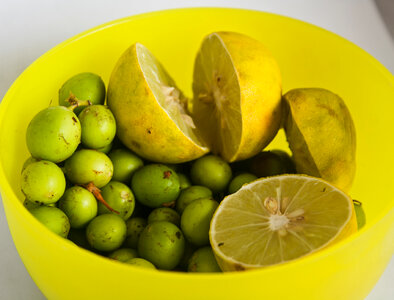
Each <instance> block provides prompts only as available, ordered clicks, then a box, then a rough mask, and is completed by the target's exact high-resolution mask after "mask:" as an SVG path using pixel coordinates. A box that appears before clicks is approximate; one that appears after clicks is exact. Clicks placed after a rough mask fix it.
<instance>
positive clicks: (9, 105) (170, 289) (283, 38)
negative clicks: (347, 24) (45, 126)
mask: <svg viewBox="0 0 394 300" xmlns="http://www.w3.org/2000/svg"><path fill="white" fill-rule="evenodd" d="M218 30H231V31H238V32H241V33H245V34H247V35H250V36H252V37H254V38H256V39H258V40H260V41H262V42H263V43H264V44H265V45H266V46H267V47H268V48H269V49H270V50H271V52H272V53H273V55H274V56H275V57H276V58H277V60H278V62H279V65H280V68H281V71H282V75H283V91H284V92H286V91H287V90H289V89H291V88H297V87H324V88H327V89H329V90H332V91H334V92H336V93H337V94H339V95H340V96H342V97H343V99H345V101H346V103H347V105H348V106H349V109H350V111H351V113H352V116H353V118H354V121H355V125H356V129H357V138H358V149H357V176H356V179H355V182H354V186H353V189H352V191H351V195H352V196H353V198H355V199H358V200H360V201H362V202H363V205H364V209H365V212H366V215H367V225H366V227H365V228H363V229H362V230H361V231H359V232H358V233H357V234H355V235H353V236H352V237H350V238H348V239H346V240H344V241H343V242H340V243H338V244H336V245H334V246H333V247H330V248H328V249H326V250H323V251H321V252H319V253H316V254H314V255H311V256H309V257H305V258H303V259H299V260H296V261H294V262H291V263H288V264H284V265H281V266H274V267H269V268H266V269H260V270H255V271H248V272H238V273H226V274H186V273H180V272H165V271H151V270H146V269H141V268H135V267H133V266H129V265H126V264H121V263H117V262H113V261H111V260H109V259H106V258H103V257H100V256H98V255H96V254H93V253H91V252H89V251H85V250H83V249H80V248H78V247H77V246H75V245H74V244H73V243H71V242H69V241H68V240H65V239H62V238H60V237H58V236H56V235H55V234H52V233H51V232H50V231H48V230H47V229H46V228H45V227H44V226H42V225H41V224H40V223H39V222H38V221H36V220H35V219H34V217H32V216H31V215H30V213H29V212H28V211H27V210H26V209H25V208H24V207H23V206H22V203H21V202H22V200H23V196H22V194H21V192H20V184H19V181H20V170H21V167H22V164H23V161H24V160H25V159H26V158H27V157H28V156H29V154H28V152H27V147H26V144H25V131H26V127H27V125H28V123H29V121H30V120H31V119H32V117H33V116H34V115H35V114H36V113H37V112H38V111H40V110H41V109H43V108H44V107H46V106H48V105H50V104H52V105H53V104H55V105H56V104H57V91H58V89H59V87H60V86H61V85H62V83H63V82H64V81H65V80H66V79H68V78H69V77H70V76H72V75H74V74H76V73H78V72H83V71H91V72H95V73H98V74H100V75H101V76H102V77H103V79H104V81H105V82H106V83H108V78H109V76H110V73H111V70H112V68H113V67H114V64H115V62H116V61H117V59H118V57H119V56H120V55H121V53H122V52H123V51H124V50H125V49H126V48H127V47H128V46H129V45H131V44H132V43H134V42H137V41H138V42H141V43H143V44H144V45H146V46H147V47H148V48H149V49H150V50H151V51H152V52H153V53H154V54H155V55H156V56H157V57H158V58H159V60H160V61H162V62H163V64H164V65H165V67H166V68H167V69H168V71H169V73H170V74H172V75H173V77H174V78H175V80H176V81H177V83H178V85H179V86H180V87H181V88H182V89H183V90H184V91H185V92H186V93H187V94H189V95H191V81H192V69H193V63H194V57H195V54H196V51H197V49H198V47H199V45H200V42H201V41H202V38H203V37H204V36H205V35H206V34H208V33H210V32H212V31H218ZM393 82H394V81H393V77H392V75H391V74H390V72H388V71H387V70H386V69H385V68H384V67H383V66H382V65H381V64H380V63H379V62H377V61H376V60H375V59H374V58H372V57H371V56H370V55H368V54H367V53H366V52H364V51H363V50H361V49H360V48H358V47H357V46H355V45H353V44H352V43H350V42H348V41H346V40H345V39H343V38H341V37H338V36H336V35H335V34H332V33H330V32H328V31H325V30H322V29H320V28H318V27H315V26H312V25H309V24H306V23H303V22H300V21H297V20H293V19H290V18H286V17H282V16H278V15H273V14H268V13H263V12H257V11H250V10H239V9H217V8H209V9H205V8H198V9H179V10H169V11H161V12H155V13H148V14H143V15H138V16H133V17H130V18H125V19H122V20H118V21H115V22H112V23H109V24H106V25H103V26H100V27H97V28H94V29H92V30H90V31H88V32H85V33H83V34H80V35H78V36H76V37H74V38H72V39H70V40H68V41H66V42H64V43H62V44H60V45H59V46H57V47H55V48H54V49H52V50H51V51H49V52H48V53H46V54H45V55H43V56H42V57H41V58H39V59H38V60H37V61H35V62H34V63H33V64H32V65H31V66H30V67H29V68H27V69H26V70H25V71H24V72H23V74H22V75H21V76H20V77H19V78H18V79H17V80H16V81H15V83H14V84H13V85H12V87H11V88H10V89H9V91H8V93H7V94H6V96H5V97H4V99H3V101H2V103H1V110H0V122H1V128H0V144H1V150H0V155H1V156H0V180H1V194H2V197H3V203H4V207H5V212H6V215H7V220H8V224H9V227H10V230H11V234H12V236H13V239H14V242H15V245H16V248H17V250H18V252H19V254H20V256H21V258H22V260H23V262H24V264H25V266H26V268H27V270H28V271H29V273H30V275H31V276H32V278H33V279H34V281H35V282H36V284H37V285H38V287H39V288H40V289H41V291H42V292H43V293H44V294H45V296H47V297H48V298H49V299H125V298H130V299H172V300H175V299H199V300H200V299H257V298H261V299H319V300H325V299H327V300H332V299H336V300H340V299H344V300H352V299H363V298H364V297H365V296H366V295H367V294H368V293H369V291H370V290H371V289H372V288H373V286H374V285H375V283H376V281H377V280H378V278H379V276H380V275H381V274H382V272H383V270H384V268H385V267H386V265H387V263H388V262H389V260H390V258H391V256H392V254H393V252H394V196H393V195H392V193H391V189H392V187H393V186H394V176H393V174H392V173H393V169H394V155H393V150H392V149H393V146H394V133H393V111H394V84H393ZM322 134H323V133H322ZM328 142H330V141H328ZM271 147H281V148H285V147H287V145H286V142H285V140H284V138H283V136H279V137H278V138H277V139H276V140H275V141H274V143H273V144H272V145H271Z"/></svg>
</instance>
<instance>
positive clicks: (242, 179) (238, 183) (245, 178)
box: [228, 173, 257, 194]
mask: <svg viewBox="0 0 394 300" xmlns="http://www.w3.org/2000/svg"><path fill="white" fill-rule="evenodd" d="M256 179H257V176H254V175H253V174H250V173H242V174H239V175H237V176H235V177H234V178H233V179H232V180H231V182H230V185H229V186H228V193H229V194H232V193H235V192H236V191H238V190H239V189H240V188H241V187H242V186H243V185H244V184H247V183H250V182H252V181H253V180H256Z"/></svg>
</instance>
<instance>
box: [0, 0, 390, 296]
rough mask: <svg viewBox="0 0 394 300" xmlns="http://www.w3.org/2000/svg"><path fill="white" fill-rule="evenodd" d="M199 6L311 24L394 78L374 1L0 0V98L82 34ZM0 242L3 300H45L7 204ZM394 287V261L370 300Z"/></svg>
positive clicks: (0, 213) (0, 220) (0, 293)
mask: <svg viewBox="0 0 394 300" xmlns="http://www.w3.org/2000/svg"><path fill="white" fill-rule="evenodd" d="M196 6H216V7H237V8H249V9H256V10H262V11H269V12H273V13H277V14H281V15H286V16H290V17H293V18H297V19H301V20H304V21H307V22H309V23H312V24H315V25H318V26H320V27H323V28H325V29H328V30H330V31H333V32H335V33H337V34H339V35H341V36H343V37H345V38H346V39H348V40H350V41H352V42H353V43H355V44H357V45H358V46H360V47H361V48H363V49H365V50H366V51H367V52H369V53H370V54H372V55H373V56H374V57H375V58H377V59H378V60H379V61H380V62H381V63H382V64H383V65H384V66H386V68H387V69H389V70H390V71H391V73H394V43H393V40H392V39H391V38H390V36H389V34H388V31H387V29H386V28H385V26H384V25H383V22H382V20H381V18H380V16H379V13H378V11H377V9H376V7H375V5H374V3H373V1H372V0H331V1H327V0H279V1H275V0H272V1H264V0H261V1H259V0H249V1H248V0H243V1H241V0H239V1H235V0H233V1H231V0H227V1H221V0H217V1H214V0H213V1H180V0H172V1H169V0H168V1H159V0H156V1H154V0H142V1H141V0H138V1H130V0H128V1H127V0H124V1H120V0H112V1H108V0H104V1H101V0H96V1H94V0H85V1H83V0H65V1H55V0H35V1H29V0H0V99H1V98H2V97H3V96H4V94H5V92H6V91H7V89H8V88H9V86H10V85H11V84H12V82H13V81H14V80H15V79H16V78H17V77H18V76H19V74H20V73H21V72H22V71H23V70H24V69H25V68H26V67H27V66H28V65H29V64H31V63H32V62H33V61H34V60H35V59H36V58H38V57H39V56H40V55H41V54H43V53H45V52H46V51H48V50H49V49H50V48H52V47H53V46H55V45H57V44H58V43H60V42H62V41H64V40H65V39H67V38H70V37H72V36H74V35H75V34H77V33H80V32H81V31H84V30H87V29H89V28H91V27H94V26H97V25H99V24H102V23H105V22H108V21H111V20H114V19H118V18H121V17H125V16H129V15H135V14H139V13H143V12H148V11H154V10H161V9H168V8H178V7H196ZM2 146H3V147H4V145H2ZM0 240H1V243H0V253H1V255H0V299H10V300H13V299H31V300H37V299H45V298H44V296H43V295H42V294H41V293H40V291H39V290H38V289H37V287H36V286H35V284H34V282H33V281H32V280H31V278H30V276H29V274H28V273H27V271H26V269H25V268H24V266H23V264H22V262H21V260H20V258H19V256H18V254H17V252H16V249H15V247H14V244H13V242H12V239H11V236H10V233H9V230H8V226H7V222H6V219H5V215H4V209H3V206H2V204H1V205H0ZM393 283H394V259H392V260H391V262H390V264H389V266H388V267H387V269H386V271H385V273H384V274H383V276H382V277H381V279H380V280H379V282H378V283H377V285H376V286H375V288H374V289H373V291H372V292H371V293H370V295H369V296H368V297H367V298H366V299H367V300H386V299H393V298H394V284H393Z"/></svg>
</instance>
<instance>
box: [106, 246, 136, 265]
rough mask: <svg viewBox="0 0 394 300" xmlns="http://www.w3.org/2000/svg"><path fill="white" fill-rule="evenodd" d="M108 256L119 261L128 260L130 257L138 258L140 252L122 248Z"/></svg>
mask: <svg viewBox="0 0 394 300" xmlns="http://www.w3.org/2000/svg"><path fill="white" fill-rule="evenodd" d="M108 257H109V258H112V259H114V260H117V261H121V262H126V261H128V260H129V259H132V258H137V257H138V252H137V250H135V249H131V248H120V249H117V250H115V251H113V252H111V253H110V254H108Z"/></svg>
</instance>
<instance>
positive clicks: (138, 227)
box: [125, 218, 148, 249]
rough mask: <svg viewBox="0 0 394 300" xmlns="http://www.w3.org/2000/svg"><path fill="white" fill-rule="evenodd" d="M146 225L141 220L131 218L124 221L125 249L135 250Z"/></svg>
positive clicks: (143, 220)
mask: <svg viewBox="0 0 394 300" xmlns="http://www.w3.org/2000/svg"><path fill="white" fill-rule="evenodd" d="M146 225H148V222H147V221H146V220H145V219H143V218H131V219H128V220H127V221H126V226H127V234H126V236H127V237H126V241H125V245H126V246H127V247H130V248H133V249H136V248H137V247H138V240H139V239H140V235H141V232H142V231H143V230H144V228H145V227H146Z"/></svg>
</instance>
